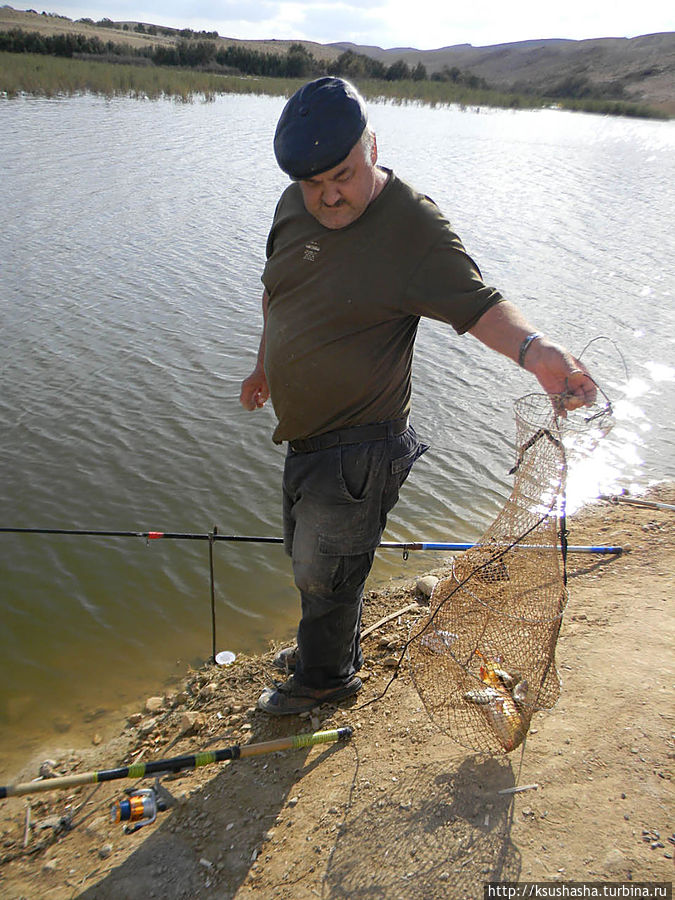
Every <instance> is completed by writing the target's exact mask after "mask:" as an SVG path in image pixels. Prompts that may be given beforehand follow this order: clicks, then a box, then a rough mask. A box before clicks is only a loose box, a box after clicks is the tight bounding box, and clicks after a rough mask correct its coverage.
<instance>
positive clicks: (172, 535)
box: [0, 525, 623, 662]
mask: <svg viewBox="0 0 675 900" xmlns="http://www.w3.org/2000/svg"><path fill="white" fill-rule="evenodd" d="M0 533H5V534H8V533H11V534H42V535H44V534H49V535H66V536H69V537H103V538H144V539H145V540H146V542H148V543H149V542H150V541H157V540H173V541H208V544H209V592H210V599H211V659H212V660H213V662H215V661H216V587H215V574H214V566H213V547H214V544H215V543H216V541H226V542H230V543H254V544H283V538H280V537H260V536H256V535H234V534H219V533H218V528H217V526H215V525H214V526H213V529H212V530H211V531H210V532H208V533H194V532H185V531H102V530H93V529H83V528H10V527H0ZM378 546H379V547H381V548H382V549H384V550H401V551H402V553H403V559H404V560H407V559H408V555H409V553H410V551H411V550H444V551H450V552H462V551H464V550H472V549H473V548H474V547H481V546H484V547H485V548H486V549H495V548H498V547H504V546H508V547H509V549H511V548H513V549H520V550H539V551H542V550H551V549H554V550H557V549H558V548H557V547H553V546H550V545H543V544H542V545H535V544H518V543H517V542H516V543H514V544H512V545H506V544H504V545H502V544H480V543H468V542H467V543H444V542H439V541H404V542H400V541H382V542H381V543H380V544H379V545H378ZM567 552H568V553H593V554H610V555H614V556H619V555H620V554H621V553H623V547H614V546H603V545H598V546H568V547H567Z"/></svg>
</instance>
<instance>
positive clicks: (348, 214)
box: [316, 206, 356, 229]
mask: <svg viewBox="0 0 675 900" xmlns="http://www.w3.org/2000/svg"><path fill="white" fill-rule="evenodd" d="M316 218H317V220H318V221H319V222H320V223H321V224H322V225H323V226H324V228H333V229H337V228H345V227H346V226H347V225H351V223H352V222H353V221H354V219H356V216H355V215H354V211H353V210H352V209H350V208H349V207H346V206H341V207H339V209H328V210H325V209H322V210H321V211H320V212H318V213H317V215H316Z"/></svg>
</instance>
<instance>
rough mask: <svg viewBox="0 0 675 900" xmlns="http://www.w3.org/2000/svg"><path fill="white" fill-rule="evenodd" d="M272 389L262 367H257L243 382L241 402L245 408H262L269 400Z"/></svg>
mask: <svg viewBox="0 0 675 900" xmlns="http://www.w3.org/2000/svg"><path fill="white" fill-rule="evenodd" d="M269 396H270V389H269V387H268V386H267V378H266V377H265V371H264V369H263V368H262V367H257V366H256V368H255V369H254V370H253V372H252V373H251V374H250V375H249V376H248V378H245V379H244V380H243V381H242V383H241V393H240V394H239V402H240V403H241V405H242V406H243V407H244V409H249V410H252V409H261V408H262V407H263V406H264V405H265V403H266V402H267V401H268V399H269Z"/></svg>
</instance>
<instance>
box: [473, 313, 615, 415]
mask: <svg viewBox="0 0 675 900" xmlns="http://www.w3.org/2000/svg"><path fill="white" fill-rule="evenodd" d="M469 333H470V334H472V335H473V336H474V337H476V338H478V340H479V341H480V342H481V343H482V344H485V346H486V347H489V348H490V349H491V350H496V351H497V352H498V353H502V354H503V355H504V356H508V357H509V359H512V360H513V361H514V362H515V363H519V364H520V365H522V366H523V368H524V369H527V371H528V372H531V373H532V374H533V375H534V376H535V377H536V378H537V380H538V381H539V384H540V385H541V386H542V387H543V389H544V390H545V391H546V393H548V394H555V395H558V396H559V397H560V400H559V401H558V402H557V404H556V408H559V409H560V408H562V409H569V410H572V409H577V408H578V407H580V406H590V405H591V404H592V403H593V402H594V401H595V397H596V394H597V391H596V387H595V383H594V381H593V379H592V378H591V376H590V375H589V373H588V370H587V369H586V367H585V366H584V365H583V363H581V362H579V360H578V359H576V358H575V357H574V356H572V354H571V353H570V352H569V351H568V350H566V349H565V347H562V346H561V345H560V344H557V343H555V342H554V341H552V340H550V338H548V337H547V336H546V335H545V334H541V333H539V332H537V331H536V329H535V328H533V327H532V326H531V325H530V323H529V322H528V321H527V319H526V318H525V316H524V315H523V314H522V313H521V312H520V310H519V309H518V307H517V306H515V304H513V303H511V302H510V301H508V300H503V301H502V302H500V303H497V304H496V305H495V306H491V307H490V308H489V309H488V310H487V311H486V312H485V313H483V315H482V316H481V317H480V319H479V320H478V321H477V322H476V324H475V325H474V326H473V327H472V328H470V329H469ZM532 335H536V337H534V338H533V337H532ZM528 338H529V340H528Z"/></svg>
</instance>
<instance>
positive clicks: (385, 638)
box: [377, 634, 396, 649]
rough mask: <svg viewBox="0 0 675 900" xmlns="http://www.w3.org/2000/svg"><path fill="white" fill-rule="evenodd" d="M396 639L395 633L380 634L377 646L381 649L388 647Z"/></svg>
mask: <svg viewBox="0 0 675 900" xmlns="http://www.w3.org/2000/svg"><path fill="white" fill-rule="evenodd" d="M395 640H396V635H395V634H383V635H380V638H379V640H378V642H377V646H378V647H379V648H380V649H383V648H386V647H388V646H389V644H391V643H392V641H395Z"/></svg>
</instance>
